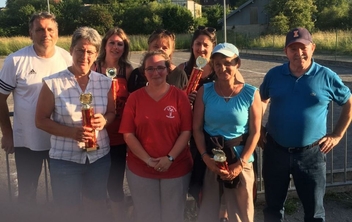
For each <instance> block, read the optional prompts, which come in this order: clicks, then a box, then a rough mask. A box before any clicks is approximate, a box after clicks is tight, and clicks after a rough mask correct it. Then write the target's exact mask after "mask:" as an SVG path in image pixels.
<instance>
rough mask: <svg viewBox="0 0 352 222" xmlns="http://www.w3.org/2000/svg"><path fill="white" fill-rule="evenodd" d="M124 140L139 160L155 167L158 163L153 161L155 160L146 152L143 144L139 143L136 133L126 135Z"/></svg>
mask: <svg viewBox="0 0 352 222" xmlns="http://www.w3.org/2000/svg"><path fill="white" fill-rule="evenodd" d="M123 138H124V140H125V142H126V144H127V146H128V148H129V149H130V150H131V152H132V153H133V154H134V155H136V156H137V157H138V158H139V159H141V160H142V161H143V162H145V163H146V164H147V165H148V166H150V167H155V165H156V163H157V162H156V161H153V160H154V159H153V158H151V157H150V156H149V154H148V153H147V151H145V149H144V148H143V146H142V144H141V143H140V142H139V140H138V139H137V137H136V135H135V134H134V133H124V134H123Z"/></svg>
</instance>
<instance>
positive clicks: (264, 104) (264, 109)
mask: <svg viewBox="0 0 352 222" xmlns="http://www.w3.org/2000/svg"><path fill="white" fill-rule="evenodd" d="M269 102H270V99H267V100H262V115H263V116H264V114H265V111H266V109H267V108H268V104H269Z"/></svg>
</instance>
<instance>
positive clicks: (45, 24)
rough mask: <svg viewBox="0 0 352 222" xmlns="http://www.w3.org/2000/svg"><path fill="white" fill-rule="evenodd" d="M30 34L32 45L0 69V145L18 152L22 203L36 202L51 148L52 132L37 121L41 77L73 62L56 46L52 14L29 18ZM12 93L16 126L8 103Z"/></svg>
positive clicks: (55, 32)
mask: <svg viewBox="0 0 352 222" xmlns="http://www.w3.org/2000/svg"><path fill="white" fill-rule="evenodd" d="M29 35H30V38H31V40H32V42H33V44H32V45H30V46H27V47H24V48H22V49H20V50H18V51H17V52H14V53H12V54H10V55H9V56H8V57H7V58H6V59H5V62H4V65H3V68H2V70H0V110H1V112H0V128H1V131H2V134H3V137H2V139H1V144H2V145H1V147H2V149H4V150H5V152H7V153H15V161H16V168H17V178H18V191H19V196H18V200H19V202H20V203H33V202H35V200H36V190H37V186H38V179H39V176H40V173H41V170H42V164H43V161H47V160H48V152H49V149H50V135H49V134H48V133H46V132H44V131H42V130H39V129H37V128H36V126H35V122H34V120H35V111H36V104H37V100H38V95H39V92H40V90H41V87H42V78H43V77H45V76H48V75H51V74H54V73H56V72H59V71H61V70H64V69H66V68H67V67H68V66H70V65H71V63H72V58H71V56H70V54H69V53H68V52H67V51H66V50H64V49H62V48H60V47H57V46H56V42H57V39H58V24H57V22H56V18H55V16H54V15H53V14H50V13H47V12H41V13H38V14H34V15H33V16H32V18H31V19H30V21H29ZM11 92H12V94H13V101H14V117H13V128H12V126H11V122H10V117H9V109H8V104H7V98H8V96H9V94H10V93H11Z"/></svg>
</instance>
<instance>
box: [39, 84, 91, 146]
mask: <svg viewBox="0 0 352 222" xmlns="http://www.w3.org/2000/svg"><path fill="white" fill-rule="evenodd" d="M54 108H55V100H54V95H53V93H52V92H51V91H50V89H49V87H48V86H47V85H46V84H45V83H44V84H43V87H42V89H41V91H40V93H39V97H38V103H37V109H36V114H35V124H36V126H37V128H39V129H42V130H44V131H46V132H48V133H50V134H52V135H56V136H62V137H68V138H72V139H75V140H78V141H83V137H84V135H83V133H84V129H83V127H77V128H76V127H70V126H65V125H61V124H59V123H57V122H55V121H53V120H52V119H51V118H50V117H51V114H52V112H53V110H54Z"/></svg>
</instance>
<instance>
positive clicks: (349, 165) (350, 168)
mask: <svg viewBox="0 0 352 222" xmlns="http://www.w3.org/2000/svg"><path fill="white" fill-rule="evenodd" d="M340 112H341V107H337V106H334V105H333V104H330V108H329V116H328V132H331V129H332V128H333V127H334V126H335V124H336V122H337V118H338V117H339V114H340ZM11 115H12V113H11ZM351 134H352V129H351V126H350V127H349V128H348V130H347V132H346V134H345V136H344V137H343V139H342V140H341V141H340V143H339V144H338V145H337V146H336V147H335V148H334V149H333V150H332V151H330V153H328V154H327V175H326V176H327V183H326V185H327V187H336V186H351V185H352V161H348V160H349V159H351V158H349V157H351V156H352V144H351V142H350V141H349V140H348V138H351ZM256 152H257V157H258V158H257V161H258V177H257V182H258V183H257V190H258V193H264V184H263V178H262V173H261V172H262V150H261V149H260V148H257V150H256ZM43 169H44V170H43V171H44V172H43V173H42V175H41V177H40V180H41V181H40V182H39V183H40V184H42V186H41V187H44V189H38V195H41V196H42V197H43V198H42V199H44V201H47V202H49V199H50V196H51V192H50V190H51V189H50V180H49V176H48V166H47V163H46V162H45V161H44V167H43ZM6 171H7V186H8V197H9V200H10V201H12V199H13V196H15V193H16V192H14V190H16V189H17V187H16V186H17V185H16V183H14V182H11V181H14V179H13V178H12V176H11V169H10V158H9V155H8V154H6ZM12 171H13V169H12ZM291 181H292V180H291ZM126 186H127V185H126ZM294 189H295V188H294V184H293V182H291V184H290V187H289V190H294Z"/></svg>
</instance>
